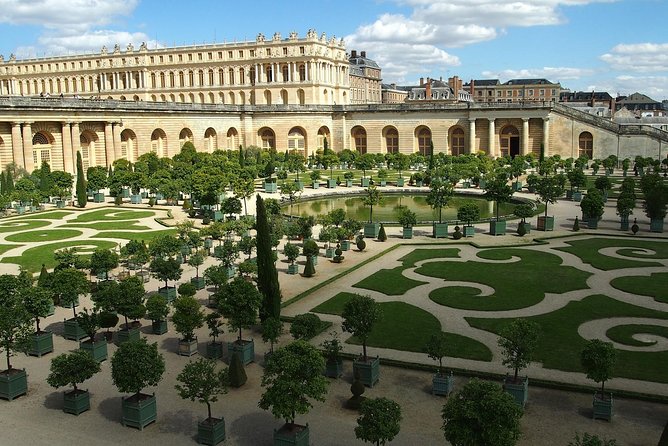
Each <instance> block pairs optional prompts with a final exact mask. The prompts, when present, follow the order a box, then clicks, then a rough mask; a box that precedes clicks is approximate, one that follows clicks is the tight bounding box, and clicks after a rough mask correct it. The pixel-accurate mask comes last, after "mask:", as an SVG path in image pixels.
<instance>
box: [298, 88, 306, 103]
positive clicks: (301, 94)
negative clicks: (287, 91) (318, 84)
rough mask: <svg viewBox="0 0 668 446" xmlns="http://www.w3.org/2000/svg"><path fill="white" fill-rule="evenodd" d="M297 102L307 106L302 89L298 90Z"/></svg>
mask: <svg viewBox="0 0 668 446" xmlns="http://www.w3.org/2000/svg"><path fill="white" fill-rule="evenodd" d="M297 101H299V105H304V104H306V94H305V93H304V90H302V89H301V88H300V89H299V90H297Z"/></svg>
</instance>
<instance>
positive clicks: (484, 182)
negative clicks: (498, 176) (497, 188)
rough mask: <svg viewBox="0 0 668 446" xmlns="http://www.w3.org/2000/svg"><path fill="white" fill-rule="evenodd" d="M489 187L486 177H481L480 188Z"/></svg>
mask: <svg viewBox="0 0 668 446" xmlns="http://www.w3.org/2000/svg"><path fill="white" fill-rule="evenodd" d="M485 187H487V181H486V180H485V179H484V178H480V181H478V189H484V188H485Z"/></svg>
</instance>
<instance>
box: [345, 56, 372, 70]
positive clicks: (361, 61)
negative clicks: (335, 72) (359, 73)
mask: <svg viewBox="0 0 668 446" xmlns="http://www.w3.org/2000/svg"><path fill="white" fill-rule="evenodd" d="M348 62H350V64H351V65H355V66H357V67H369V68H376V69H378V70H380V67H379V66H378V64H377V63H376V61H375V60H371V59H369V58H368V57H362V56H359V55H358V56H357V57H349V58H348Z"/></svg>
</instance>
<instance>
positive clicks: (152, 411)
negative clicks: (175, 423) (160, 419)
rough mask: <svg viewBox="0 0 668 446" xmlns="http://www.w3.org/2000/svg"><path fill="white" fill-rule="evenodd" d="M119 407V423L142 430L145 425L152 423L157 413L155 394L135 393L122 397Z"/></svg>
mask: <svg viewBox="0 0 668 446" xmlns="http://www.w3.org/2000/svg"><path fill="white" fill-rule="evenodd" d="M121 409H122V413H123V415H122V418H121V424H122V425H123V426H130V427H135V428H137V429H139V430H144V428H145V427H146V426H148V425H149V424H151V423H153V422H154V421H155V420H156V418H157V415H158V411H157V406H156V401H155V394H153V395H146V394H144V393H137V394H135V395H132V396H131V397H128V398H125V397H123V398H122V402H121Z"/></svg>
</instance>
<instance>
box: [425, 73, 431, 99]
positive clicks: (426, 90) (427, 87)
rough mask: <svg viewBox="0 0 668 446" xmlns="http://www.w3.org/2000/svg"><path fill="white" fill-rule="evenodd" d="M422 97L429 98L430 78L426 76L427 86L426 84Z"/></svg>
mask: <svg viewBox="0 0 668 446" xmlns="http://www.w3.org/2000/svg"><path fill="white" fill-rule="evenodd" d="M424 98H425V99H426V100H430V99H431V79H429V78H427V86H426V89H425V93H424Z"/></svg>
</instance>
